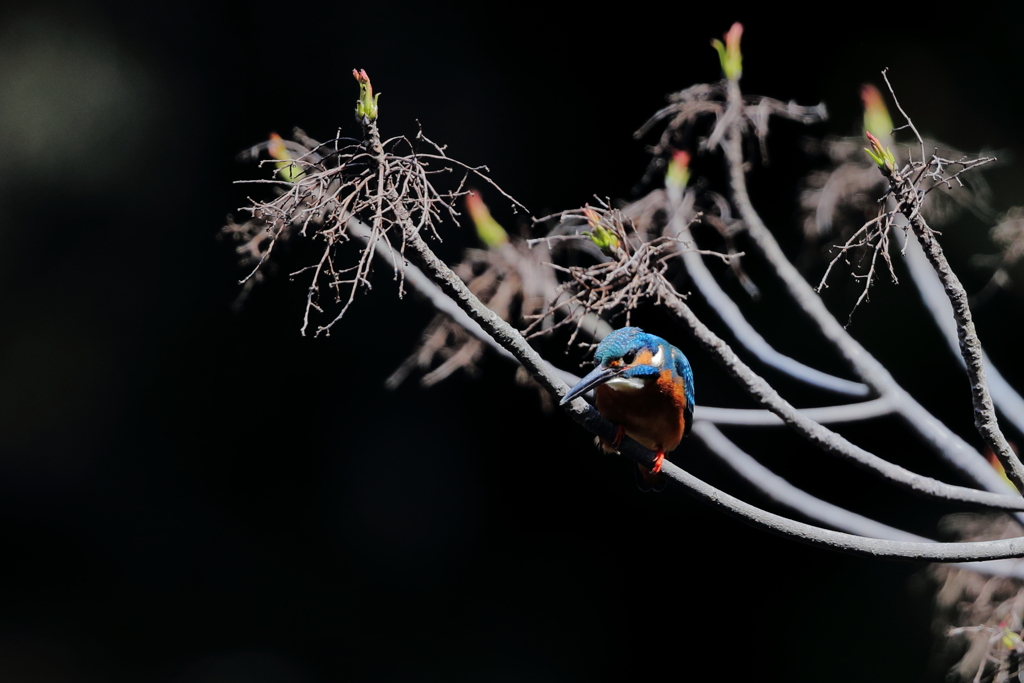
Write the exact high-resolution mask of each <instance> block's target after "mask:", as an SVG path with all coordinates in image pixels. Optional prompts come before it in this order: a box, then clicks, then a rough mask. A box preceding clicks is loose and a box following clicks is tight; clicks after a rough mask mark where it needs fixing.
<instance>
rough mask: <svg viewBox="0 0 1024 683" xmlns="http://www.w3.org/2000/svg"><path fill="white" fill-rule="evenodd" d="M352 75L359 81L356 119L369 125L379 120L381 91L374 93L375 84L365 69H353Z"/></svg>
mask: <svg viewBox="0 0 1024 683" xmlns="http://www.w3.org/2000/svg"><path fill="white" fill-rule="evenodd" d="M352 75H353V76H355V79H356V82H357V83H359V99H358V100H356V120H357V121H359V123H361V124H363V125H364V126H367V125H369V124H370V122H371V121H376V120H377V99H378V98H379V97H380V93H377V94H376V95H374V94H373V86H372V85H371V84H370V77H369V76H367V75H366V70H365V69H352Z"/></svg>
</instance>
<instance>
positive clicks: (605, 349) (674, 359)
mask: <svg viewBox="0 0 1024 683" xmlns="http://www.w3.org/2000/svg"><path fill="white" fill-rule="evenodd" d="M594 358H595V360H597V367H595V368H594V369H593V370H592V371H591V372H590V373H589V374H587V376H586V377H584V378H583V379H581V380H580V381H579V382H578V383H577V384H576V386H574V387H573V388H572V389H570V390H569V393H567V394H566V395H565V396H563V397H562V400H561V401H560V403H559V405H564V404H566V403H568V402H569V401H571V400H572V399H574V398H576V397H577V396H579V395H581V394H584V393H586V392H587V391H589V390H590V389H593V388H594V387H596V386H599V385H601V384H605V383H608V382H615V383H616V384H618V383H621V384H623V385H625V386H633V387H636V388H639V387H642V386H643V381H644V378H650V377H658V376H659V375H660V374H661V372H662V371H663V370H666V369H669V370H672V372H673V373H674V374H675V375H677V376H679V377H681V378H682V381H683V386H684V387H685V390H686V394H687V399H688V403H689V404H690V405H692V404H693V388H692V387H693V373H692V371H691V370H690V363H689V361H688V360H687V359H686V356H684V355H683V352H682V351H680V350H679V349H677V348H676V347H674V346H672V345H671V344H669V343H668V342H667V341H665V340H664V339H662V338H661V337H657V336H655V335H653V334H648V333H646V332H644V331H643V330H641V329H640V328H639V327H622V328H619V329H617V330H615V331H614V332H612V333H611V334H609V335H608V336H607V337H605V338H604V339H603V340H602V341H601V343H600V344H598V345H597V350H596V351H595V352H594Z"/></svg>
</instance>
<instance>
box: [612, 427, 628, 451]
mask: <svg viewBox="0 0 1024 683" xmlns="http://www.w3.org/2000/svg"><path fill="white" fill-rule="evenodd" d="M625 436H626V428H625V427H618V428H616V430H615V439H614V440H613V441H612V445H613V446H615V450H618V449H619V446H621V445H622V439H623V437H625Z"/></svg>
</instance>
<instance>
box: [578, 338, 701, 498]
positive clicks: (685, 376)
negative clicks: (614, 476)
mask: <svg viewBox="0 0 1024 683" xmlns="http://www.w3.org/2000/svg"><path fill="white" fill-rule="evenodd" d="M594 359H595V360H596V361H597V366H596V367H595V368H594V369H593V370H591V371H590V373H588V374H587V375H586V376H585V377H584V378H583V379H581V380H580V381H579V382H577V383H576V385H575V386H574V387H573V388H571V389H570V390H569V392H568V393H567V394H565V396H563V397H562V400H561V401H560V402H559V405H565V404H566V403H568V402H569V401H571V400H573V399H574V398H576V397H577V396H580V395H582V394H584V393H586V392H587V391H589V390H590V389H594V397H595V400H594V402H595V405H596V406H597V411H598V412H599V413H601V415H602V416H603V417H604V418H605V419H606V420H608V421H609V422H611V423H612V424H614V425H616V426H617V427H618V432H617V433H616V436H615V440H614V441H613V442H611V443H609V442H607V441H605V440H603V439H599V440H598V442H599V445H600V446H601V447H602V448H603V449H604V450H607V451H611V452H618V446H619V444H620V443H622V437H623V435H626V436H629V437H630V438H631V439H633V440H634V441H637V442H638V443H640V444H641V445H643V446H644V447H646V448H648V449H650V450H652V451H654V452H655V453H656V454H657V456H656V458H655V461H654V466H653V467H651V468H650V469H647V468H646V467H644V466H643V465H640V464H639V463H638V464H637V468H638V469H637V470H636V473H637V479H636V481H637V485H638V486H639V487H640V489H641V490H643V491H650V490H657V491H660V490H662V489H663V488H665V481H664V477H662V476H660V475H659V474H658V473H659V472H660V471H661V467H662V464H663V463H664V461H665V454H666V453H670V452H672V451H674V450H675V449H676V447H677V446H679V442H680V441H682V440H683V437H684V436H686V435H687V434H688V433H689V431H690V426H691V425H692V423H693V406H694V397H693V371H692V370H691V368H690V361H689V360H688V359H687V358H686V355H685V354H683V352H682V351H680V350H679V349H678V348H676V347H675V346H673V345H672V344H670V343H668V342H667V341H665V340H664V339H662V338H661V337H658V336H655V335H653V334H648V333H647V332H644V331H643V330H642V329H640V328H639V327H622V328H619V329H617V330H614V331H613V332H611V333H610V334H609V335H608V336H607V337H605V338H604V339H603V340H601V342H600V343H599V344H598V345H597V349H596V350H595V351H594Z"/></svg>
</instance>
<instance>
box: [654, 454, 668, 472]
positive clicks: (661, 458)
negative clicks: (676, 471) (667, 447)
mask: <svg viewBox="0 0 1024 683" xmlns="http://www.w3.org/2000/svg"><path fill="white" fill-rule="evenodd" d="M664 462H665V451H658V455H656V456H655V458H654V467H652V468H651V474H657V473H658V472H661V466H662V464H663V463H664Z"/></svg>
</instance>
